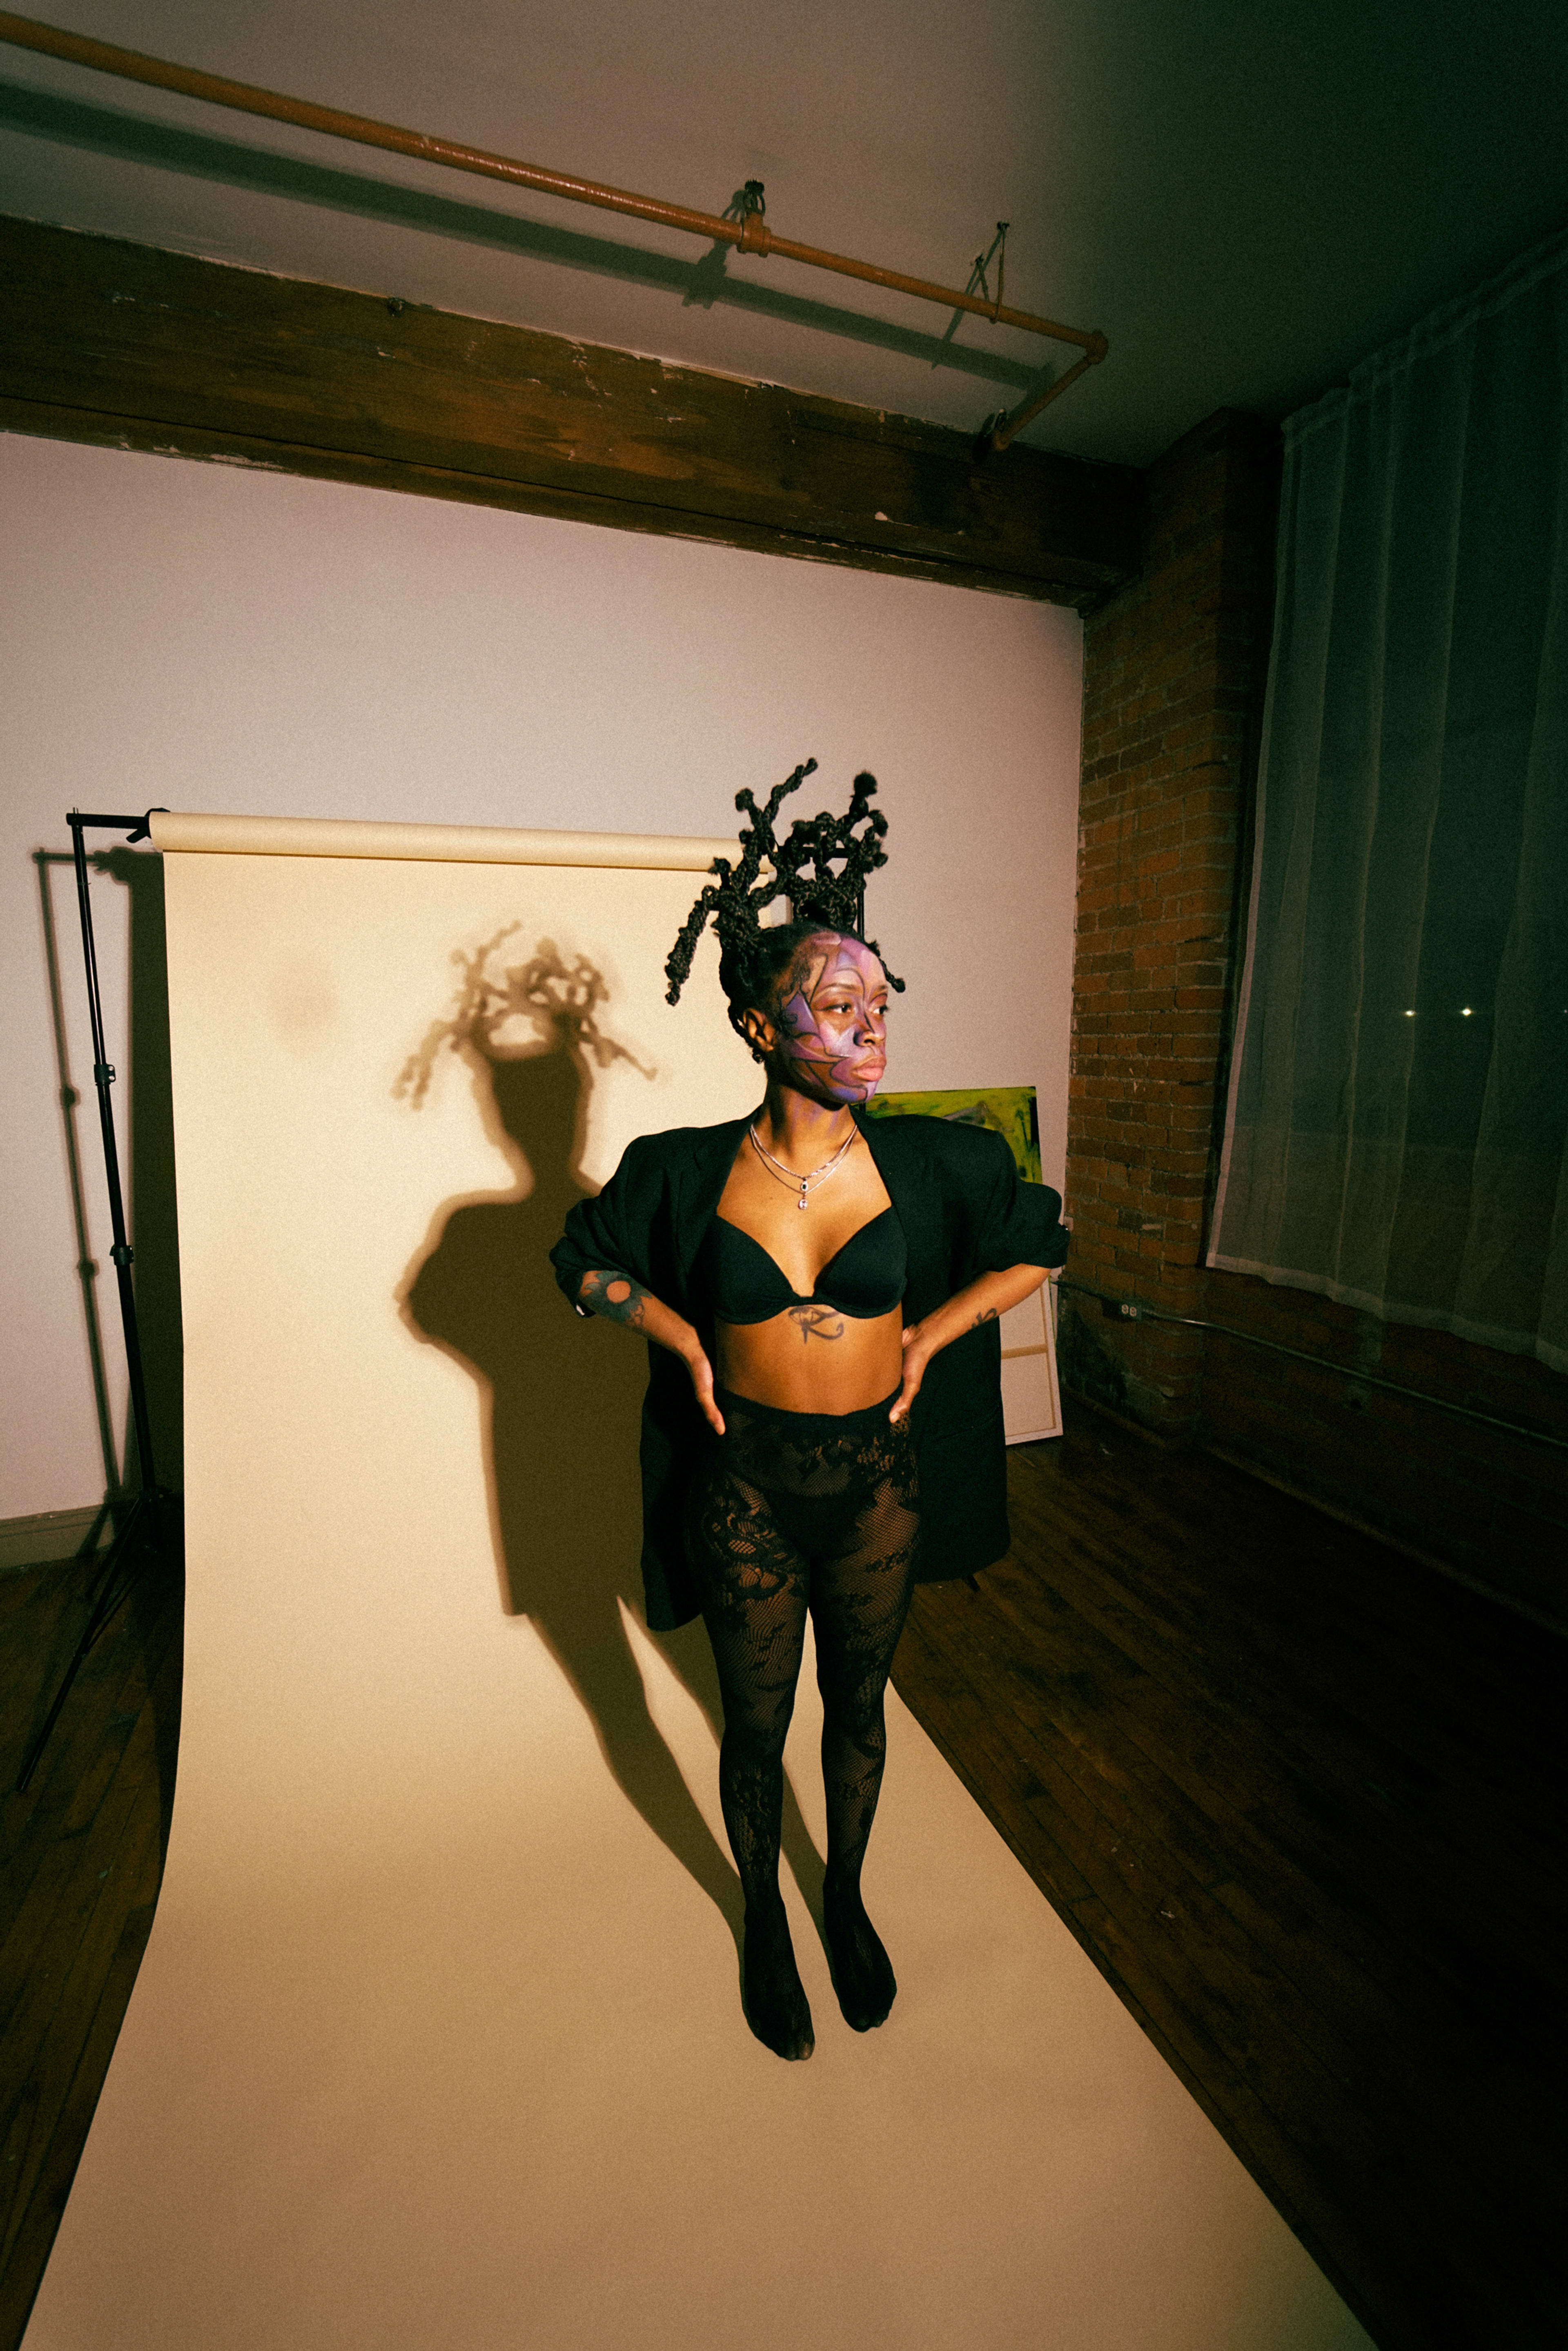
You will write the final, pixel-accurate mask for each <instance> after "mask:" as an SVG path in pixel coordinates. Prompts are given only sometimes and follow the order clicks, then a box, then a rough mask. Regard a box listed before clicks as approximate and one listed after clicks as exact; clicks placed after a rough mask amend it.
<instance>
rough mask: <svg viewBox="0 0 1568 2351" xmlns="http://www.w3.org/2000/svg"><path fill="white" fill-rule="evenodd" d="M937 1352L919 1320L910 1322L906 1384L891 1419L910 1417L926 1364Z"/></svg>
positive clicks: (905, 1359) (905, 1370) (890, 1416)
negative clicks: (923, 1331)
mask: <svg viewBox="0 0 1568 2351" xmlns="http://www.w3.org/2000/svg"><path fill="white" fill-rule="evenodd" d="M935 1353H936V1349H935V1348H934V1347H933V1346H932V1345H931V1343H930V1341H929V1339H926V1338H923V1337H922V1335H921V1325H920V1324H919V1322H911V1323H909V1325H908V1327H907V1328H906V1330H905V1332H904V1384H903V1386H902V1387H901V1388H900V1389H899V1390H898V1396H897V1398H896V1400H895V1402H894V1405H893V1409H892V1411H891V1412H890V1413H889V1414H888V1419H889V1420H891V1421H900V1420H903V1419H905V1418H907V1417H908V1415H909V1406H910V1405H912V1404H913V1403H914V1401H915V1398H916V1397H917V1396H918V1395H919V1393H920V1382H921V1381H922V1380H923V1379H924V1378H925V1376H926V1365H927V1364H929V1362H930V1360H931V1357H932V1356H933V1355H934V1354H935Z"/></svg>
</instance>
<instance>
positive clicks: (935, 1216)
mask: <svg viewBox="0 0 1568 2351" xmlns="http://www.w3.org/2000/svg"><path fill="white" fill-rule="evenodd" d="M856 1123H857V1125H858V1126H859V1128H860V1131H861V1133H862V1134H864V1136H865V1137H866V1141H867V1144H868V1145H869V1146H870V1151H871V1156H872V1158H873V1159H874V1160H875V1161H876V1163H877V1171H878V1173H879V1174H880V1175H881V1178H882V1181H883V1183H884V1184H885V1185H886V1186H887V1187H888V1198H889V1199H890V1200H891V1201H892V1203H893V1206H894V1207H895V1208H896V1209H897V1210H898V1221H899V1223H900V1224H901V1225H902V1226H903V1228H904V1238H905V1242H906V1244H907V1246H908V1249H909V1284H908V1287H907V1289H906V1290H905V1292H904V1321H905V1322H906V1323H909V1322H919V1321H920V1320H921V1318H922V1317H923V1316H925V1315H927V1314H930V1313H932V1312H934V1311H935V1310H936V1309H937V1308H938V1307H939V1306H940V1305H942V1304H943V1303H944V1302H945V1301H946V1300H948V1299H949V1298H950V1297H951V1296H952V1295H953V1292H954V1291H955V1290H961V1289H963V1287H964V1285H965V1284H966V1283H967V1282H971V1281H973V1280H975V1278H976V1276H977V1275H979V1274H982V1273H1002V1272H1004V1271H1005V1270H1007V1268H1008V1267H1009V1266H1014V1265H1044V1266H1057V1265H1061V1264H1062V1263H1063V1262H1064V1260H1065V1258H1066V1255H1067V1235H1066V1233H1065V1231H1064V1228H1063V1227H1062V1224H1061V1222H1060V1212H1061V1207H1062V1196H1061V1194H1060V1193H1059V1192H1053V1191H1052V1190H1051V1189H1050V1187H1049V1186H1046V1185H1043V1184H1024V1183H1021V1182H1020V1180H1019V1176H1018V1171H1017V1168H1016V1166H1015V1165H1014V1163H1013V1158H1012V1152H1011V1151H1010V1150H1009V1149H1008V1147H1007V1145H1006V1144H1005V1143H1004V1142H1003V1141H1002V1137H1001V1135H999V1134H992V1133H991V1132H990V1131H989V1130H988V1129H986V1128H984V1127H977V1126H963V1125H957V1124H950V1123H949V1122H948V1121H946V1120H945V1119H939V1118H887V1119H867V1118H865V1117H863V1116H861V1115H859V1114H858V1113H857V1122H856ZM745 1128H746V1121H745V1120H744V1119H742V1118H736V1119H727V1120H726V1121H725V1122H724V1123H723V1124H722V1125H721V1126H682V1127H675V1128H672V1129H671V1130H670V1132H669V1133H668V1134H643V1135H639V1136H638V1138H637V1139H636V1141H635V1142H633V1143H630V1144H628V1145H627V1148H626V1153H625V1155H624V1156H623V1158H622V1160H621V1163H620V1165H619V1166H618V1168H617V1169H616V1172H615V1174H614V1175H612V1176H611V1177H610V1180H609V1182H608V1183H607V1185H606V1186H605V1188H604V1190H603V1191H602V1192H601V1193H600V1194H599V1196H598V1197H597V1199H594V1200H583V1201H580V1202H579V1203H578V1205H577V1206H576V1207H575V1208H574V1209H573V1210H572V1212H571V1214H570V1215H569V1216H568V1217H567V1218H566V1232H565V1235H564V1236H563V1238H561V1239H560V1240H559V1241H557V1242H556V1246H555V1248H554V1249H552V1250H551V1252H550V1261H551V1263H552V1264H553V1265H554V1267H555V1269H556V1280H557V1281H558V1282H559V1283H560V1286H561V1288H562V1290H564V1291H565V1293H566V1297H567V1298H568V1299H569V1300H570V1301H571V1302H572V1304H573V1305H574V1306H575V1305H576V1302H577V1295H578V1291H579V1289H580V1287H581V1284H582V1279H583V1276H584V1274H585V1273H588V1272H591V1271H594V1270H600V1271H607V1272H608V1271H613V1272H616V1273H626V1274H629V1275H630V1276H631V1277H632V1279H633V1280H636V1281H639V1282H640V1283H641V1284H642V1286H643V1288H644V1289H645V1290H651V1291H652V1292H653V1295H654V1296H655V1298H659V1299H662V1300H663V1301H664V1303H665V1304H666V1305H667V1306H672V1307H673V1308H674V1309H675V1311H676V1312H677V1313H678V1314H681V1315H684V1316H685V1318H686V1320H687V1321H688V1322H691V1323H693V1324H694V1325H695V1326H696V1328H697V1329H698V1330H699V1332H701V1333H702V1335H703V1338H704V1343H706V1344H707V1345H708V1346H709V1348H710V1352H711V1332H710V1331H708V1330H706V1329H705V1327H704V1320H703V1316H702V1313H701V1308H700V1307H699V1306H698V1304H697V1303H696V1301H694V1299H693V1297H692V1290H691V1271H692V1267H693V1264H694V1262H695V1259H696V1257H697V1252H698V1250H699V1249H700V1248H701V1242H702V1236H703V1234H704V1233H705V1232H706V1231H707V1228H708V1225H709V1223H710V1221H711V1217H712V1216H713V1212H714V1210H715V1209H716V1208H717V1207H718V1205H719V1198H720V1195H721V1194H722V1191H723V1189H724V1186H725V1183H726V1181H727V1180H728V1177H729V1174H730V1169H731V1167H732V1165H733V1162H734V1157H735V1153H736V1152H737V1150H738V1149H739V1148H740V1144H741V1137H742V1134H744V1132H745ZM579 1311H581V1310H580V1309H579ZM648 1353H649V1382H648V1395H647V1397H646V1399H645V1401H644V1404H643V1408H642V1444H641V1463H642V1529H643V1533H642V1575H643V1584H644V1588H645V1592H646V1594H647V1602H648V1621H649V1625H652V1626H653V1628H654V1630H655V1631H656V1632H669V1631H672V1630H673V1629H674V1627H675V1626H676V1625H684V1624H687V1623H689V1622H690V1621H691V1618H692V1617H693V1616H695V1615H696V1614H698V1597H697V1587H696V1584H695V1582H694V1580H693V1578H692V1574H691V1568H690V1566H689V1564H688V1562H687V1556H686V1539H685V1513H686V1496H687V1488H688V1485H689V1482H690V1479H691V1470H692V1468H693V1465H694V1464H695V1462H696V1460H697V1458H698V1453H699V1448H700V1447H701V1440H702V1437H703V1434H704V1431H705V1428H706V1423H705V1422H704V1421H703V1419H702V1416H701V1413H700V1412H699V1411H698V1409H697V1404H696V1399H695V1398H694V1396H693V1395H692V1393H691V1379H690V1377H689V1375H688V1374H687V1370H686V1366H685V1364H683V1363H681V1361H680V1358H679V1356H676V1355H672V1354H671V1353H670V1351H669V1350H668V1348H664V1347H656V1346H653V1345H652V1344H651V1343H650V1344H649V1351H648ZM1001 1369H1002V1340H1001V1336H1000V1332H999V1330H998V1326H997V1325H996V1323H994V1322H990V1323H985V1324H982V1325H981V1328H980V1329H979V1330H977V1331H968V1332H965V1333H964V1335H963V1337H962V1338H961V1339H956V1340H955V1341H954V1342H953V1343H952V1345H951V1346H950V1347H945V1348H944V1349H943V1350H942V1352H941V1353H940V1354H939V1355H937V1356H935V1357H933V1359H932V1361H931V1362H930V1364H929V1365H928V1366H927V1369H926V1374H925V1378H924V1380H923V1381H922V1383H921V1385H920V1392H919V1395H918V1396H917V1397H916V1399H915V1404H914V1408H913V1410H912V1412H911V1414H910V1427H911V1430H912V1433H913V1436H914V1438H915V1445H916V1450H917V1453H918V1455H919V1470H920V1554H919V1568H918V1570H917V1573H918V1574H919V1580H920V1581H921V1582H922V1583H935V1582H937V1581H939V1580H940V1578H942V1577H943V1576H951V1575H972V1574H974V1573H976V1571H977V1570H978V1569H980V1568H982V1567H989V1566H990V1564H991V1562H992V1561H993V1560H998V1559H1000V1558H1001V1557H1002V1553H1003V1552H1005V1551H1006V1549H1007V1545H1008V1540H1009V1537H1008V1527H1007V1480H1006V1455H1005V1451H1004V1447H1003V1438H1002V1384H1001Z"/></svg>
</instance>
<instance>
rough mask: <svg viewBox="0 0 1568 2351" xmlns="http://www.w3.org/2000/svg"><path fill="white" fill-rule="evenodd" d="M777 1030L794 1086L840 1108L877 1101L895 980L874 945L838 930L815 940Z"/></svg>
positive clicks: (807, 944)
mask: <svg viewBox="0 0 1568 2351" xmlns="http://www.w3.org/2000/svg"><path fill="white" fill-rule="evenodd" d="M777 1025H778V1045H777V1049H776V1050H777V1052H778V1057H779V1059H780V1061H782V1062H783V1064H784V1068H783V1071H782V1075H783V1077H784V1083H785V1084H786V1085H790V1086H793V1087H794V1089H795V1091H796V1092H797V1093H803V1094H809V1095H810V1096H811V1099H812V1100H813V1101H814V1102H830V1103H832V1104H834V1105H835V1106H842V1105H843V1104H845V1103H847V1102H869V1101H870V1099H871V1097H872V1095H873V1094H874V1093H875V1092H876V1091H877V1087H878V1086H879V1085H880V1084H881V1082H882V1073H883V1071H884V1070H885V1069H886V1068H887V1065H888V1051H887V1045H888V982H887V978H886V977H885V975H884V973H883V970H882V967H881V965H880V964H879V963H878V961H877V957H876V956H874V955H873V954H872V952H871V950H870V948H869V947H868V946H863V945H862V943H861V941H860V940H859V939H846V938H841V937H840V936H839V935H838V933H837V932H836V931H819V932H817V934H816V935H815V937H813V938H809V939H807V940H806V941H805V945H804V946H803V947H802V948H801V961H800V965H799V967H798V977H797V979H796V982H795V986H794V990H793V992H792V993H791V994H790V995H789V996H788V997H787V998H785V1000H784V1003H783V1004H781V1005H780V1007H779V1017H778V1024H777Z"/></svg>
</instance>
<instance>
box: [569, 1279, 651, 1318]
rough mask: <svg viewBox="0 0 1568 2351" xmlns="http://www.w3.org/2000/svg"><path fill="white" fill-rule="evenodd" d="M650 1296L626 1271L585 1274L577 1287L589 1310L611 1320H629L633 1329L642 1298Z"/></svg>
mask: <svg viewBox="0 0 1568 2351" xmlns="http://www.w3.org/2000/svg"><path fill="white" fill-rule="evenodd" d="M652 1295H653V1292H652V1291H651V1290H644V1288H643V1286H642V1284H641V1282H640V1281H633V1280H632V1278H631V1276H630V1274H629V1273H585V1274H584V1276H583V1278H582V1280H581V1282H580V1284H579V1285H578V1289H577V1296H578V1298H579V1299H580V1301H582V1303H583V1304H584V1305H585V1306H587V1308H588V1309H589V1310H590V1311H592V1312H593V1313H595V1314H604V1315H607V1317H608V1319H609V1320H610V1322H629V1323H630V1324H631V1325H632V1326H633V1328H634V1329H636V1330H640V1329H641V1328H642V1301H643V1300H644V1299H645V1298H651V1297H652Z"/></svg>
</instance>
